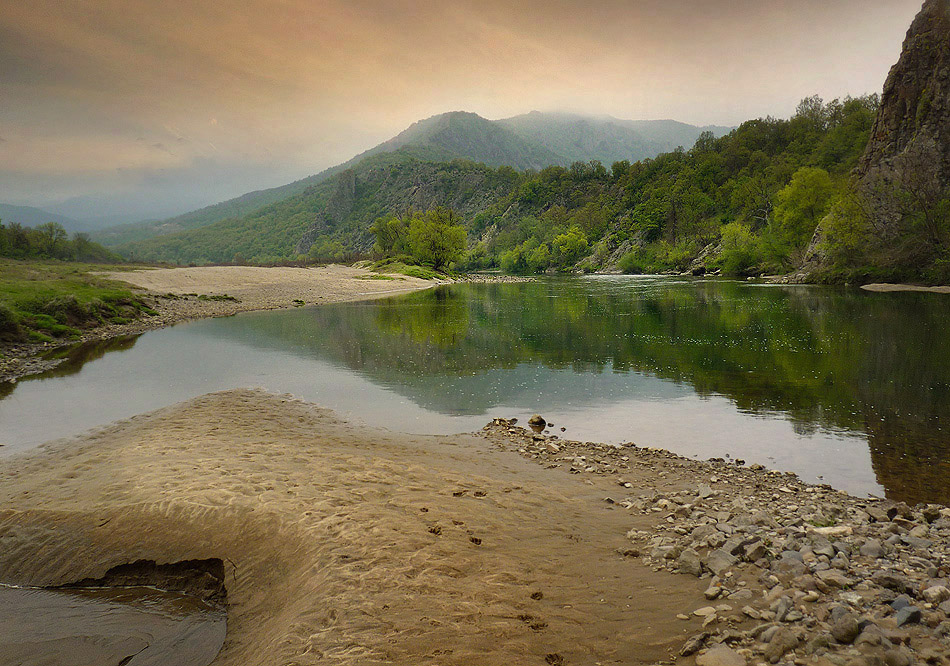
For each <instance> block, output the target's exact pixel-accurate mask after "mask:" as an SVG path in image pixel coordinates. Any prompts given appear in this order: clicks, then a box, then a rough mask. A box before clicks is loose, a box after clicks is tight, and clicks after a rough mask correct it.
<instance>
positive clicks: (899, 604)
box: [890, 594, 914, 611]
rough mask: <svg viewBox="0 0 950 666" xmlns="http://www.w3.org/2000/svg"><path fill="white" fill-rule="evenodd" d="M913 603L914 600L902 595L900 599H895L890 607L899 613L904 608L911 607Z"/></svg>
mask: <svg viewBox="0 0 950 666" xmlns="http://www.w3.org/2000/svg"><path fill="white" fill-rule="evenodd" d="M912 603H914V601H913V599H911V598H910V597H908V596H907V595H906V594H902V595H900V596H899V597H897V598H896V599H894V601H892V602H891V604H890V606H891V608H893V609H894V610H895V611H899V610H900V609H902V608H907V607H908V606H910V605H911V604H912Z"/></svg>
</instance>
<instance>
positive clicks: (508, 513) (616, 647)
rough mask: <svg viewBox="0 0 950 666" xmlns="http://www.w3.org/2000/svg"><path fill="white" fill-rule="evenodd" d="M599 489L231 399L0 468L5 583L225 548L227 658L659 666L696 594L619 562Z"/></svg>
mask: <svg viewBox="0 0 950 666" xmlns="http://www.w3.org/2000/svg"><path fill="white" fill-rule="evenodd" d="M628 480H629V481H631V482H632V483H633V484H634V486H638V487H642V488H643V490H652V489H654V488H656V487H657V485H656V484H657V483H660V484H662V485H670V483H675V482H672V481H671V482H669V483H667V482H662V481H660V479H658V478H657V477H656V475H655V474H654V473H652V472H649V471H644V472H643V473H642V474H641V476H640V477H638V476H637V474H636V473H632V475H631V476H630V477H629V478H628ZM610 489H616V477H612V478H611V477H602V478H601V477H593V478H586V477H581V476H577V475H571V474H568V473H567V472H566V470H564V469H548V468H545V467H542V466H539V465H537V464H536V463H534V462H532V461H529V460H525V459H524V458H522V457H521V456H520V455H518V454H517V453H516V452H508V451H502V450H500V449H499V448H497V447H495V446H493V445H492V444H491V443H490V442H489V441H488V440H487V439H485V438H484V437H481V436H478V435H458V436H450V437H425V436H412V435H404V434H397V433H392V432H388V431H384V430H376V429H372V428H368V427H364V426H361V425H358V424H351V423H347V422H344V421H342V420H340V419H339V418H338V417H337V416H335V415H334V414H333V413H331V412H329V411H327V410H324V409H321V408H319V407H316V406H314V405H311V404H307V403H304V402H300V401H298V400H295V399H292V398H290V397H289V396H276V395H272V394H268V393H265V392H262V391H255V390H235V391H228V392H223V393H216V394H210V395H207V396H203V397H200V398H197V399H194V400H191V401H189V402H186V403H183V404H180V405H176V406H172V407H168V408H165V409H162V410H159V411H156V412H153V413H150V414H146V415H142V416H137V417H134V418H132V419H129V420H127V421H123V422H118V423H116V424H113V425H111V426H108V427H105V428H103V429H100V430H98V431H95V432H92V433H89V434H86V435H84V436H81V437H78V438H75V439H72V440H69V441H64V442H58V443H54V444H51V445H48V446H47V447H46V448H45V449H44V450H41V451H39V452H37V453H35V454H32V455H30V456H26V457H19V458H12V459H8V460H6V461H4V462H3V463H2V467H0V505H2V507H3V510H2V512H0V580H2V581H5V582H8V583H16V584H30V585H43V586H45V585H57V584H64V583H69V582H73V581H76V580H80V579H82V578H86V577H100V576H102V575H103V574H104V573H105V572H106V570H107V569H109V568H110V567H113V566H115V565H119V564H123V563H127V562H133V561H135V560H139V559H149V560H155V561H157V562H176V561H181V560H187V559H205V558H220V559H222V560H223V561H224V563H225V569H226V586H227V593H228V606H229V608H228V636H227V639H226V641H225V645H224V647H223V649H222V652H221V654H220V655H219V657H218V658H217V660H216V661H215V662H214V663H215V664H222V665H224V664H235V665H237V664H240V665H242V666H244V665H251V664H262V665H263V664H267V665H271V664H301V665H302V664H361V665H365V664H458V665H460V666H461V665H463V664H464V665H469V664H498V665H502V664H505V665H508V664H545V663H547V664H560V663H565V664H621V663H622V664H635V663H656V662H657V661H660V660H665V659H669V658H670V656H671V655H672V654H673V653H675V652H676V651H678V650H679V648H680V647H681V646H682V645H683V642H684V640H685V639H686V638H687V637H688V636H689V635H690V634H692V633H695V632H696V631H697V629H698V624H699V621H698V619H695V618H694V619H692V620H690V621H688V622H686V621H683V622H680V621H676V620H672V619H671V618H672V617H673V615H675V614H677V613H687V614H688V613H690V611H691V610H692V609H694V608H696V607H697V606H699V605H703V604H704V603H708V602H705V601H704V599H703V595H702V589H703V588H704V587H705V584H704V583H703V582H701V581H699V580H697V579H696V578H692V577H687V576H671V575H669V574H668V573H665V572H655V571H653V570H651V569H650V568H648V567H646V566H644V565H643V564H642V563H640V562H639V561H638V560H637V559H634V558H629V557H627V558H625V557H624V556H623V555H622V554H620V553H621V552H622V551H623V550H624V548H626V547H627V546H628V544H629V542H628V541H627V540H626V539H625V538H624V536H623V535H624V533H625V531H626V530H628V529H630V528H631V527H632V526H634V523H632V522H631V516H630V515H629V514H628V513H627V512H625V511H621V510H618V509H616V508H615V507H614V506H613V505H611V504H608V503H605V502H604V501H603V498H604V496H605V495H606V494H608V492H610ZM628 492H632V491H628ZM638 520H640V521H641V523H642V524H641V525H640V526H641V527H648V526H649V522H643V521H650V520H659V518H655V517H649V516H647V517H641V518H639V519H638Z"/></svg>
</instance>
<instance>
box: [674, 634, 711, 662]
mask: <svg viewBox="0 0 950 666" xmlns="http://www.w3.org/2000/svg"><path fill="white" fill-rule="evenodd" d="M708 638H709V632H708V631H704V632H702V633H701V634H696V635H695V636H691V637H690V638H689V640H687V641H686V643H685V644H684V645H683V648H682V649H681V650H680V655H681V656H683V657H688V656H690V655H691V654H696V653H697V652H699V650H700V649H702V647H703V645H705V644H706V640H707V639H708Z"/></svg>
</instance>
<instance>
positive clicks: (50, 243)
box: [36, 222, 68, 257]
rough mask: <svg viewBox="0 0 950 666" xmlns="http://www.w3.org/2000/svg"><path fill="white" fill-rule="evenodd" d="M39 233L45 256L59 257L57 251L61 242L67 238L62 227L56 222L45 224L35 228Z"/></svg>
mask: <svg viewBox="0 0 950 666" xmlns="http://www.w3.org/2000/svg"><path fill="white" fill-rule="evenodd" d="M36 231H37V232H39V234H40V235H39V239H40V243H41V244H42V245H41V247H42V250H43V252H45V253H46V254H47V256H50V257H55V256H58V255H59V249H60V246H61V245H62V243H63V241H65V240H66V238H67V237H68V236H67V234H66V230H65V229H64V228H63V225H61V224H59V223H58V222H46V223H45V224H41V225H40V226H38V227H36Z"/></svg>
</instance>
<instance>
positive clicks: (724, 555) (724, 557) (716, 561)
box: [705, 549, 738, 576]
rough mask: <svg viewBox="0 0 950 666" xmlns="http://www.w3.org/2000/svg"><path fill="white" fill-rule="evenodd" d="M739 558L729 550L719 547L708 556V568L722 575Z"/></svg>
mask: <svg viewBox="0 0 950 666" xmlns="http://www.w3.org/2000/svg"><path fill="white" fill-rule="evenodd" d="M737 561H738V560H737V559H736V558H735V556H733V555H731V554H729V553H728V552H726V551H724V550H721V549H717V550H714V551H712V552H711V553H709V555H707V556H706V561H705V565H706V568H707V569H709V570H710V571H712V572H713V573H714V574H716V575H717V576H719V575H722V574H723V573H725V572H726V570H727V569H729V568H730V567H732V566H733V565H734V564H735V563H736V562H737Z"/></svg>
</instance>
